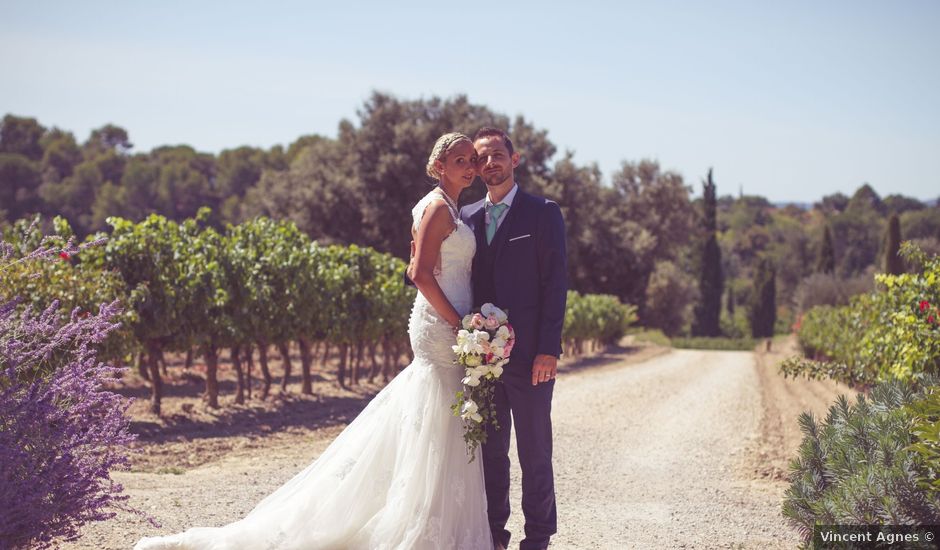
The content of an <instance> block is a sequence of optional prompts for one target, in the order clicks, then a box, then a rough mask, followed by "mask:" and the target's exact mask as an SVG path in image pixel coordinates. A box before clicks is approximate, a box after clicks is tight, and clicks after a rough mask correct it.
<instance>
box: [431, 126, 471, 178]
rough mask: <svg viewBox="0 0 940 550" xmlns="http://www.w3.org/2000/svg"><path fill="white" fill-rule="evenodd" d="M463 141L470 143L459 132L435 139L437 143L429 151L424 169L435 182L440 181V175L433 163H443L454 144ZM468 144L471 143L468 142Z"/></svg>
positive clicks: (467, 138) (468, 139)
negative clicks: (429, 154)
mask: <svg viewBox="0 0 940 550" xmlns="http://www.w3.org/2000/svg"><path fill="white" fill-rule="evenodd" d="M464 140H467V141H470V138H469V137H467V136H465V135H464V134H461V133H460V132H451V133H449V134H444V135H443V136H441V137H439V138H437V141H436V142H435V143H434V149H431V156H430V157H428V165H427V167H426V169H425V170H426V171H427V173H428V175H429V176H431V177H432V178H434V179H435V180H440V179H441V173H440V172H439V171H438V169H437V168H436V167H435V166H434V161H438V160H440V161H443V160H444V157H446V156H447V151H449V150H450V148H451V147H453V146H454V144H456V143H458V142H461V141H464ZM470 143H473V142H472V141H470Z"/></svg>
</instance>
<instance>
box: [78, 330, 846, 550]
mask: <svg viewBox="0 0 940 550" xmlns="http://www.w3.org/2000/svg"><path fill="white" fill-rule="evenodd" d="M782 356H783V354H763V353H761V354H754V353H750V352H707V351H692V350H675V351H667V350H655V349H649V348H647V349H643V350H642V351H641V352H640V353H637V351H636V348H630V349H624V348H619V349H618V350H615V351H614V352H611V353H608V354H604V355H601V356H598V357H593V358H590V359H587V360H583V361H581V362H579V363H576V364H574V365H569V366H567V368H565V369H564V372H563V375H562V376H561V377H560V379H559V381H558V383H557V386H556V393H555V399H554V404H553V415H552V416H553V420H554V431H555V461H554V462H555V476H556V493H557V495H558V510H559V534H558V535H557V536H556V537H555V539H554V540H553V544H552V547H553V548H559V549H564V548H603V549H606V548H612V549H619V548H793V547H794V546H796V542H797V538H796V534H795V532H794V531H792V530H791V529H789V528H788V527H787V526H786V524H785V522H784V520H783V518H782V517H781V516H780V502H781V499H782V496H783V491H784V489H785V488H786V483H785V482H784V481H782V473H783V472H784V471H785V467H786V460H787V459H788V458H789V457H790V456H792V454H793V451H794V450H795V448H796V445H798V444H799V440H800V437H799V432H798V429H797V428H796V416H797V415H798V414H799V413H800V412H801V411H802V410H805V409H810V410H814V411H815V412H817V413H820V412H823V411H824V410H825V408H826V407H827V406H828V404H829V403H830V402H831V401H832V400H833V399H834V398H835V396H836V395H838V393H840V392H844V393H848V390H847V388H844V387H838V386H835V385H834V384H831V383H818V382H806V381H792V380H789V381H785V380H783V379H782V378H781V377H780V376H779V375H778V374H776V368H775V366H776V360H777V359H779V358H780V357H782ZM342 425H343V424H342V423H339V424H336V425H333V426H330V427H326V428H309V427H304V426H300V427H297V426H291V427H290V428H289V429H286V430H283V431H281V432H279V433H277V434H275V435H266V436H263V438H262V439H260V440H259V441H258V443H259V444H258V445H246V446H244V447H243V448H238V447H234V448H232V449H231V450H230V451H229V452H227V453H226V454H224V455H222V456H221V457H220V458H218V459H217V460H214V461H211V462H208V463H204V464H202V465H200V466H196V467H191V468H182V467H178V466H174V465H173V464H166V465H165V468H163V469H161V470H160V471H164V472H179V473H153V472H116V473H115V476H114V477H115V479H116V480H117V481H118V482H120V483H123V484H124V486H125V489H126V493H127V494H128V495H130V498H131V500H130V504H131V505H133V506H137V507H139V508H141V509H143V510H145V511H147V512H148V513H151V514H153V515H154V516H155V517H156V518H157V519H158V520H159V521H160V522H161V523H162V524H163V527H162V528H160V529H154V528H153V527H151V526H149V525H147V524H146V523H143V522H141V521H140V520H139V519H136V518H134V517H132V516H129V515H125V514H122V515H119V516H118V517H116V518H114V519H112V520H110V521H108V522H104V523H100V524H96V525H89V526H87V527H86V529H85V536H84V537H83V538H82V539H80V540H79V541H76V542H74V543H69V544H65V545H63V546H62V547H63V548H66V549H92V548H94V549H102V550H104V549H111V548H125V549H126V548H130V547H131V545H132V544H133V542H134V541H135V540H137V538H139V537H140V536H142V535H144V534H154V533H168V532H176V531H181V530H184V529H185V528H187V527H190V526H193V525H197V524H198V525H219V524H223V523H227V522H230V521H233V520H235V519H237V518H239V517H242V516H243V515H244V514H246V513H247V512H248V511H249V510H250V509H251V508H252V507H253V506H254V504H255V503H256V502H257V501H258V500H260V499H261V498H262V497H263V496H264V495H266V494H268V493H269V492H270V491H271V490H273V489H274V488H275V487H277V486H278V485H280V484H281V483H283V482H285V481H286V480H288V479H289V478H290V477H291V476H292V475H293V474H294V473H295V472H296V471H298V470H299V469H301V468H303V467H304V466H305V465H307V464H308V463H309V462H310V461H311V460H312V459H313V458H315V457H316V456H318V455H319V454H320V453H321V452H322V451H323V449H324V448H325V447H326V446H327V445H328V444H329V442H330V441H331V440H332V439H333V438H334V437H335V436H336V434H337V433H339V431H340V430H341V429H342ZM262 441H263V446H262V445H261V442H262ZM176 445H184V443H180V442H177V443H176ZM203 445H205V443H203ZM180 452H181V451H180V449H179V448H177V449H175V450H174V452H173V453H172V454H171V455H170V456H177V457H180V456H181V455H180ZM152 457H153V453H151V454H150V460H151V461H152ZM178 461H179V462H187V461H186V460H178ZM194 462H200V461H198V460H195V461H194ZM514 476H515V482H514V488H515V492H514V494H513V506H514V513H513V517H512V519H511V521H510V527H509V528H510V530H511V531H512V532H513V534H514V535H513V537H514V538H513V540H514V542H516V543H517V542H518V540H519V539H520V538H521V534H522V516H521V513H520V507H519V504H518V502H519V496H520V495H519V490H518V488H519V472H518V470H517V469H516V470H514Z"/></svg>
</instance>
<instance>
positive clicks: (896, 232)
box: [884, 214, 904, 275]
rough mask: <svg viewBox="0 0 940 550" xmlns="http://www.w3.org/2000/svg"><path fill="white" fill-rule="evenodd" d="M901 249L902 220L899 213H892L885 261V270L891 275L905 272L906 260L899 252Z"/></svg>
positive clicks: (886, 238)
mask: <svg viewBox="0 0 940 550" xmlns="http://www.w3.org/2000/svg"><path fill="white" fill-rule="evenodd" d="M900 250H901V220H900V219H899V218H898V215H897V214H891V218H890V219H889V220H888V229H887V231H885V261H884V272H885V273H887V274H889V275H900V274H901V273H903V272H904V261H903V260H902V259H901V256H899V255H898V252H900Z"/></svg>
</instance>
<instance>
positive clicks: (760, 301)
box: [749, 258, 777, 338]
mask: <svg viewBox="0 0 940 550" xmlns="http://www.w3.org/2000/svg"><path fill="white" fill-rule="evenodd" d="M749 317H750V322H751V335H752V336H753V337H754V338H770V337H771V336H773V335H774V324H775V323H776V322H777V288H776V273H775V270H774V265H773V263H771V261H770V260H769V259H767V258H761V259H760V261H759V262H758V264H757V273H756V274H755V275H754V293H753V294H752V295H751V303H750V311H749Z"/></svg>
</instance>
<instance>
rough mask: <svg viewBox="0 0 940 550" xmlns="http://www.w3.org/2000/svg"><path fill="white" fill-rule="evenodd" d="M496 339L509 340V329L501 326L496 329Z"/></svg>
mask: <svg viewBox="0 0 940 550" xmlns="http://www.w3.org/2000/svg"><path fill="white" fill-rule="evenodd" d="M496 337H497V338H500V339H502V340H503V341H506V340H509V328H507V327H506V325H503V326H501V327H499V328H498V329H496Z"/></svg>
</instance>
